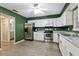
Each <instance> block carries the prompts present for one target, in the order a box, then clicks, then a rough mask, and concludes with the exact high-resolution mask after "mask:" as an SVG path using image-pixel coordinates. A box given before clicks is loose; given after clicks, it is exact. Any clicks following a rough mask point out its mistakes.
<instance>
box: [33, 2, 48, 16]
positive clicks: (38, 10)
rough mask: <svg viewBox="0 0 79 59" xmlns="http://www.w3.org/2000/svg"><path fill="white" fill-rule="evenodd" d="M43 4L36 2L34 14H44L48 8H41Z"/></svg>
mask: <svg viewBox="0 0 79 59" xmlns="http://www.w3.org/2000/svg"><path fill="white" fill-rule="evenodd" d="M41 5H42V4H38V3H36V4H34V6H33V8H34V15H37V14H44V11H45V10H47V9H45V8H41V7H40V6H41Z"/></svg>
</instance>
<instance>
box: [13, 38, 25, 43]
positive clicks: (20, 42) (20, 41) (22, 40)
mask: <svg viewBox="0 0 79 59" xmlns="http://www.w3.org/2000/svg"><path fill="white" fill-rule="evenodd" d="M23 41H24V39H23V40H20V41H18V42H15V43H14V44H19V43H21V42H23Z"/></svg>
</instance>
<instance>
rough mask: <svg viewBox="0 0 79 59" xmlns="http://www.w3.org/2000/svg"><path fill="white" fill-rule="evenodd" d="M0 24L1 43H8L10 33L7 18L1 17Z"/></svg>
mask: <svg viewBox="0 0 79 59" xmlns="http://www.w3.org/2000/svg"><path fill="white" fill-rule="evenodd" d="M1 24H2V27H1V28H2V34H1V35H2V40H1V41H2V42H9V39H10V33H9V18H8V17H5V16H3V18H2V20H1Z"/></svg>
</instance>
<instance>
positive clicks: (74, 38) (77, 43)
mask: <svg viewBox="0 0 79 59" xmlns="http://www.w3.org/2000/svg"><path fill="white" fill-rule="evenodd" d="M62 35H63V36H65V38H66V40H67V41H69V42H70V43H72V44H73V45H75V46H76V47H78V48H79V36H76V35H69V34H62Z"/></svg>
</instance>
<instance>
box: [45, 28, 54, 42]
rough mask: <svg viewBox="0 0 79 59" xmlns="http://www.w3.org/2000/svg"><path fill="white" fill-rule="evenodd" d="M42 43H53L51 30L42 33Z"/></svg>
mask: <svg viewBox="0 0 79 59" xmlns="http://www.w3.org/2000/svg"><path fill="white" fill-rule="evenodd" d="M44 41H45V42H53V30H52V29H51V30H50V29H46V30H45V32H44Z"/></svg>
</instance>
